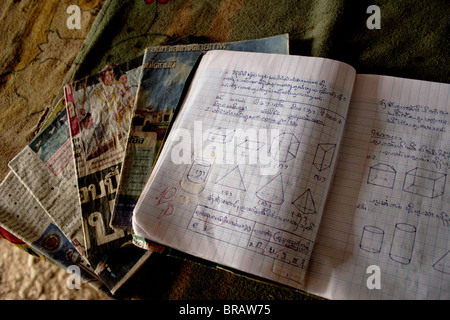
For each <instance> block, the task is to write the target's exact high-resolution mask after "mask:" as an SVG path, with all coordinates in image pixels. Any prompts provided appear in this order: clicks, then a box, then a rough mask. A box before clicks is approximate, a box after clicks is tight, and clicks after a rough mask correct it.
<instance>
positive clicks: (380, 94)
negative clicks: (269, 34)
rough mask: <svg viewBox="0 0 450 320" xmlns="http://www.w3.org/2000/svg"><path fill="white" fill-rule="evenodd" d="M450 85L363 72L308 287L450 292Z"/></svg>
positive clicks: (359, 293) (386, 294)
mask: <svg viewBox="0 0 450 320" xmlns="http://www.w3.org/2000/svg"><path fill="white" fill-rule="evenodd" d="M449 93H450V86H449V85H448V84H440V83H432V82H424V81H416V80H409V79H400V78H393V77H384V76H374V75H358V76H357V77H356V81H355V88H354V91H353V96H352V101H351V104H350V109H349V115H348V128H347V129H346V133H345V138H344V140H343V145H342V149H341V153H340V158H339V165H338V168H337V171H336V177H335V181H334V184H333V187H332V191H331V194H330V197H329V202H328V203H327V207H326V209H325V212H324V216H323V219H322V223H321V227H320V228H321V229H320V232H319V235H318V240H317V242H316V246H315V248H314V254H313V257H312V259H311V265H310V272H309V274H308V283H307V289H308V290H310V291H312V292H313V293H316V294H320V295H323V296H325V297H327V298H332V299H358V298H360V299H448V298H449V297H450V252H449V250H450V237H449V231H450V216H449V208H450V206H449V205H450V197H449V195H450V186H449V181H448V180H449V179H448V172H449V170H448V169H449V165H450V132H449V130H450V129H449V125H448V122H449V121H450V116H449V112H450V108H449V104H448V98H449ZM370 266H372V267H370ZM373 266H375V268H377V267H378V268H379V269H378V270H379V273H378V274H379V275H380V277H379V279H375V277H376V273H377V272H375V271H374V269H373V268H374V267H373ZM369 267H370V268H369ZM368 268H369V269H368ZM378 280H379V281H378ZM368 283H369V284H368ZM375 284H379V287H380V288H379V289H377V288H373V287H374V286H375ZM370 287H372V288H373V289H370Z"/></svg>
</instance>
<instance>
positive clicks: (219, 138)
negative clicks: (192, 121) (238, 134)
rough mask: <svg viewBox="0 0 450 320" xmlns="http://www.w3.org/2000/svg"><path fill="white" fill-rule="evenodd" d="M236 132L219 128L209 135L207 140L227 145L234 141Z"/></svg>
mask: <svg viewBox="0 0 450 320" xmlns="http://www.w3.org/2000/svg"><path fill="white" fill-rule="evenodd" d="M233 136H234V130H229V129H222V128H218V129H215V130H212V131H210V132H209V133H208V138H207V140H208V141H210V142H219V143H227V142H230V141H231V140H232V139H233Z"/></svg>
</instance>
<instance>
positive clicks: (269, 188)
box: [256, 173, 284, 204]
mask: <svg viewBox="0 0 450 320" xmlns="http://www.w3.org/2000/svg"><path fill="white" fill-rule="evenodd" d="M256 196H257V197H258V198H259V199H261V200H264V201H267V202H269V203H271V204H282V203H283V202H284V188H283V178H282V176H281V173H280V174H279V175H277V176H276V177H275V178H273V179H272V180H270V181H269V182H268V183H267V184H265V185H264V186H262V187H261V189H259V190H258V191H257V192H256Z"/></svg>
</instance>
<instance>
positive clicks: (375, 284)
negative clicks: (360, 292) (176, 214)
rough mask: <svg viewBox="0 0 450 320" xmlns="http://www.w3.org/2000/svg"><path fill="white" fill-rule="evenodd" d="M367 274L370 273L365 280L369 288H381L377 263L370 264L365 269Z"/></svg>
mask: <svg viewBox="0 0 450 320" xmlns="http://www.w3.org/2000/svg"><path fill="white" fill-rule="evenodd" d="M366 273H367V274H371V275H370V276H369V277H368V278H367V281H366V285H367V288H368V289H369V290H373V289H381V271H380V267H379V266H377V265H370V266H368V267H367V270H366Z"/></svg>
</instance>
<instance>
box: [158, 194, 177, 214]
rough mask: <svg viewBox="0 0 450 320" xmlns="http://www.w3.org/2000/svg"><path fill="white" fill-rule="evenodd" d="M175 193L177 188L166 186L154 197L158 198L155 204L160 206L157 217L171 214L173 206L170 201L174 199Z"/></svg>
mask: <svg viewBox="0 0 450 320" xmlns="http://www.w3.org/2000/svg"><path fill="white" fill-rule="evenodd" d="M176 193H177V188H169V187H167V188H166V189H165V190H164V191H163V192H162V193H161V194H160V195H159V196H158V197H156V200H158V203H157V204H156V206H158V207H160V208H161V211H160V213H159V215H158V219H161V218H163V217H164V216H170V215H171V214H173V211H174V209H175V208H174V206H173V205H172V203H173V201H174V200H175V195H176Z"/></svg>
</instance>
